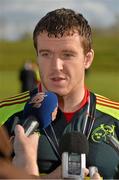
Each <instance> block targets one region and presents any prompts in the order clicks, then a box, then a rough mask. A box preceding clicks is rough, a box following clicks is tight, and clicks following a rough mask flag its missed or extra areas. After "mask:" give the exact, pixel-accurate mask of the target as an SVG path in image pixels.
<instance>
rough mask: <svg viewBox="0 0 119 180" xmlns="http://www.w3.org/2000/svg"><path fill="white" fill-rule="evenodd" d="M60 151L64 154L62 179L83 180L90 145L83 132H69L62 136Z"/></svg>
mask: <svg viewBox="0 0 119 180" xmlns="http://www.w3.org/2000/svg"><path fill="white" fill-rule="evenodd" d="M59 150H60V153H61V154H62V177H63V178H74V179H77V178H78V179H83V178H84V171H83V168H86V155H87V154H88V152H89V144H88V140H87V138H86V136H85V135H84V134H82V133H81V132H76V131H74V132H69V133H66V134H64V135H63V136H62V138H61V141H60V144H59Z"/></svg>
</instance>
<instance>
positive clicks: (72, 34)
mask: <svg viewBox="0 0 119 180" xmlns="http://www.w3.org/2000/svg"><path fill="white" fill-rule="evenodd" d="M33 40H34V47H35V49H36V54H37V61H38V64H39V69H40V77H41V84H40V85H39V87H38V88H37V89H35V90H34V91H33V92H31V93H30V94H29V95H30V96H29V97H28V98H31V101H32V103H33V104H34V103H35V97H34V96H35V95H36V96H37V94H38V93H40V92H42V91H52V92H54V93H56V94H57V97H58V113H57V116H56V119H55V120H54V121H53V122H52V127H53V129H54V132H55V134H56V138H57V141H58V142H60V139H61V137H62V135H63V134H64V133H66V132H72V131H79V132H80V131H81V132H82V133H83V134H84V135H85V136H86V137H87V139H88V141H89V155H88V157H87V168H88V167H90V166H96V167H97V168H98V170H99V173H100V175H101V176H102V177H103V178H104V179H114V178H119V177H118V175H117V174H118V172H119V169H118V167H119V156H118V154H117V152H116V151H115V150H114V149H113V148H112V147H111V146H110V145H109V144H108V141H107V135H110V136H113V137H115V139H117V140H118V139H119V133H118V132H119V121H118V120H119V103H117V102H113V101H111V100H109V99H108V98H106V97H103V96H101V95H98V94H96V93H92V92H90V91H89V90H88V89H87V87H86V86H85V70H86V69H89V68H90V66H91V64H92V62H93V59H94V50H93V49H92V33H91V27H90V25H89V24H88V21H87V20H86V19H85V18H84V17H83V15H82V14H80V13H76V12H75V11H73V10H71V9H64V8H61V9H56V10H54V11H51V12H49V13H48V14H46V16H44V17H43V18H42V19H41V20H40V21H39V22H38V24H37V25H36V27H35V30H34V33H33ZM21 99H22V98H21ZM12 100H13V99H12ZM27 100H28V99H27ZM27 100H26V101H27ZM13 101H14V100H13ZM20 102H21V101H20ZM23 109H24V105H23V106H22V107H21V109H20V110H19V112H18V110H16V112H15V114H13V113H12V114H11V117H10V116H9V119H8V120H7V118H6V119H5V120H4V122H5V121H6V122H5V123H4V125H5V126H6V127H7V129H8V131H9V133H10V134H11V126H12V124H13V122H14V117H15V116H16V115H18V116H19V117H20V115H21V116H22V115H23V111H22V110H23ZM10 123H11V124H10ZM48 135H49V136H50V137H52V134H51V133H50V132H48ZM22 138H23V139H24V138H25V137H22ZM23 139H21V142H23ZM22 145H23V147H24V149H25V148H27V142H26V143H23V144H22ZM29 150H30V148H29ZM31 156H32V155H31ZM16 164H17V165H18V166H19V162H18V161H16ZM60 165H61V161H60V160H59V158H58V157H57V155H56V152H55V150H54V149H53V147H52V144H51V143H50V142H49V141H48V139H47V137H46V136H45V134H44V133H43V132H41V134H40V139H39V149H38V166H39V172H40V173H47V174H49V173H53V172H54V171H55V170H56V169H57V168H58V167H60Z"/></svg>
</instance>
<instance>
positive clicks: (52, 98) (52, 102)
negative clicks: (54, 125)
mask: <svg viewBox="0 0 119 180" xmlns="http://www.w3.org/2000/svg"><path fill="white" fill-rule="evenodd" d="M36 96H37V94H36ZM30 101H31V99H29V101H28V102H27V103H26V105H25V107H24V112H23V116H24V119H26V118H28V117H29V116H31V115H32V116H35V118H36V119H37V120H38V122H39V128H40V130H42V129H43V128H46V127H48V125H49V124H50V123H51V121H52V113H53V112H54V110H55V108H56V107H57V106H58V99H57V96H56V94H55V93H53V92H49V91H48V92H45V96H44V99H43V101H42V102H41V105H40V106H39V107H34V106H33V104H32V103H30Z"/></svg>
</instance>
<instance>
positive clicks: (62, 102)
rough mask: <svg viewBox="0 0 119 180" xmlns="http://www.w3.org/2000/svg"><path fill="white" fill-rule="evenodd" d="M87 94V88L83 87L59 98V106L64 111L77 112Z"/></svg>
mask: <svg viewBox="0 0 119 180" xmlns="http://www.w3.org/2000/svg"><path fill="white" fill-rule="evenodd" d="M84 95H85V88H82V90H81V91H79V92H78V91H77V92H76V93H73V94H72V95H71V94H70V95H67V96H63V97H59V98H58V100H59V101H58V103H59V108H60V109H61V110H62V111H63V112H75V111H77V110H78V109H79V108H80V104H81V102H82V100H83V98H84Z"/></svg>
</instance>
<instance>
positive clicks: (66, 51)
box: [62, 50, 76, 54]
mask: <svg viewBox="0 0 119 180" xmlns="http://www.w3.org/2000/svg"><path fill="white" fill-rule="evenodd" d="M62 52H63V53H73V54H74V53H76V52H75V51H74V50H63V51H62Z"/></svg>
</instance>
